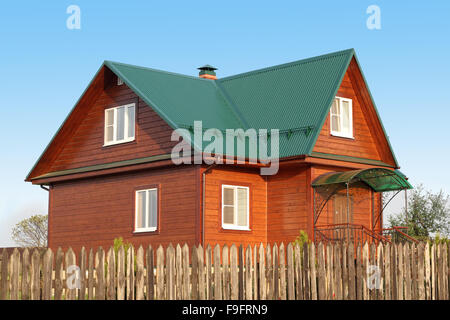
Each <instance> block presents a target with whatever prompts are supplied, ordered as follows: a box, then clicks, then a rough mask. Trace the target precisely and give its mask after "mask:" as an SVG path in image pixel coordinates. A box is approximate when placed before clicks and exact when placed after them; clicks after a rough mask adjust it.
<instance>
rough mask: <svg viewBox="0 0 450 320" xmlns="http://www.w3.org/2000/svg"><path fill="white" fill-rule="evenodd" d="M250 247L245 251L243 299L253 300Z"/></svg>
mask: <svg viewBox="0 0 450 320" xmlns="http://www.w3.org/2000/svg"><path fill="white" fill-rule="evenodd" d="M252 276H253V273H252V247H250V245H248V246H247V250H245V299H247V300H252V299H253V290H252V289H253V288H252V285H253V279H252Z"/></svg>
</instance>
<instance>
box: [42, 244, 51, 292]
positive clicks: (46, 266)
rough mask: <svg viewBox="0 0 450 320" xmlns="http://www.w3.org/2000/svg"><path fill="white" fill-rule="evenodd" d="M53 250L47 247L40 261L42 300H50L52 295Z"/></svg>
mask: <svg viewBox="0 0 450 320" xmlns="http://www.w3.org/2000/svg"><path fill="white" fill-rule="evenodd" d="M52 272H53V251H52V249H50V248H49V249H47V251H46V252H45V254H44V260H43V262H42V277H43V281H42V282H43V284H42V300H50V299H51V295H52Z"/></svg>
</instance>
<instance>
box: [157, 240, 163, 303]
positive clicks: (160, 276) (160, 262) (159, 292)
mask: <svg viewBox="0 0 450 320" xmlns="http://www.w3.org/2000/svg"><path fill="white" fill-rule="evenodd" d="M164 280H165V279H164V249H163V247H162V246H161V245H160V246H159V247H158V249H157V250H156V299H157V300H164V299H165V291H164V283H165V281H164Z"/></svg>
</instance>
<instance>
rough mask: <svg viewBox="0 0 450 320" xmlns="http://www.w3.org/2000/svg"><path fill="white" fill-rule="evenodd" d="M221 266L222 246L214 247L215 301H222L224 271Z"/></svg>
mask: <svg viewBox="0 0 450 320" xmlns="http://www.w3.org/2000/svg"><path fill="white" fill-rule="evenodd" d="M221 269H222V268H221V266H220V246H219V245H218V244H217V245H216V246H215V247H214V300H222V270H221Z"/></svg>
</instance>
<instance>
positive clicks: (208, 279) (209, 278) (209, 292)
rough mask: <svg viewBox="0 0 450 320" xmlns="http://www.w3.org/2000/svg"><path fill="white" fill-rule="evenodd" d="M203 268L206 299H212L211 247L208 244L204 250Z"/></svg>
mask: <svg viewBox="0 0 450 320" xmlns="http://www.w3.org/2000/svg"><path fill="white" fill-rule="evenodd" d="M205 268H206V283H205V285H206V299H207V300H212V299H213V279H212V248H211V246H210V245H209V244H208V245H207V246H206V251H205Z"/></svg>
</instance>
